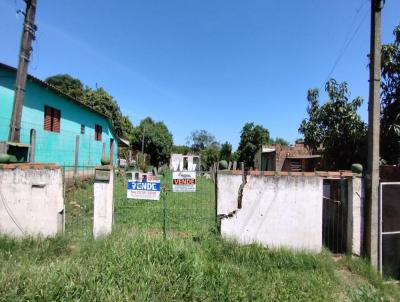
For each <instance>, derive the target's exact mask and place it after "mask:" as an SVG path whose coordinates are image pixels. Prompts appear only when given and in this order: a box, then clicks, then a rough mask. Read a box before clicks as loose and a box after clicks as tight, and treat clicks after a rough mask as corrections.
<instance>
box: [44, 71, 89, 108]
mask: <svg viewBox="0 0 400 302" xmlns="http://www.w3.org/2000/svg"><path fill="white" fill-rule="evenodd" d="M46 82H47V83H49V84H50V85H51V86H54V87H56V88H58V89H59V90H61V91H62V92H64V93H66V94H68V95H69V96H72V97H73V98H75V99H78V100H81V101H83V100H84V98H85V90H86V89H85V87H84V86H83V84H82V82H81V81H80V80H78V79H75V78H73V77H71V76H70V75H69V74H58V75H54V76H51V77H48V78H47V79H46Z"/></svg>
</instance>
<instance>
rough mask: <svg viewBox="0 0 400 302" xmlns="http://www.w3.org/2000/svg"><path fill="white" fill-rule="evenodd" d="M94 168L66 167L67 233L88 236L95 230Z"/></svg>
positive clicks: (64, 173)
mask: <svg viewBox="0 0 400 302" xmlns="http://www.w3.org/2000/svg"><path fill="white" fill-rule="evenodd" d="M94 171H95V167H94V166H64V167H63V179H64V204H65V233H66V234H67V235H68V236H74V237H77V236H78V237H79V236H87V235H90V234H92V228H93V182H94Z"/></svg>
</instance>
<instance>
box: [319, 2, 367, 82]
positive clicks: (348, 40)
mask: <svg viewBox="0 0 400 302" xmlns="http://www.w3.org/2000/svg"><path fill="white" fill-rule="evenodd" d="M366 3H368V0H367V1H363V2H362V3H361V5H360V6H359V7H358V8H357V9H356V13H355V15H354V17H353V21H352V23H351V25H350V28H349V30H348V32H347V34H346V38H345V40H344V42H343V46H342V47H341V49H340V51H339V54H338V56H337V58H336V60H335V61H334V63H333V66H332V68H331V70H330V71H329V73H328V75H327V77H326V78H325V81H324V82H323V83H322V85H321V87H320V89H319V90H322V88H323V87H324V85H325V83H326V81H328V80H329V78H330V77H331V75H332V74H333V72H334V71H335V69H336V66H337V65H338V64H339V62H340V60H341V59H342V57H343V55H344V54H345V52H346V50H347V48H348V47H349V46H350V44H351V42H353V40H354V38H355V37H356V35H357V34H358V32H359V30H360V28H361V25H362V24H363V23H364V21H365V19H366V17H367V16H368V10H367V11H366V12H365V14H364V15H363V17H362V19H361V20H360V22H359V24H358V25H357V27H356V28H355V30H354V31H352V28H353V26H354V24H355V23H356V20H357V17H358V15H359V14H360V13H361V11H362V9H363V8H364V6H365V4H366Z"/></svg>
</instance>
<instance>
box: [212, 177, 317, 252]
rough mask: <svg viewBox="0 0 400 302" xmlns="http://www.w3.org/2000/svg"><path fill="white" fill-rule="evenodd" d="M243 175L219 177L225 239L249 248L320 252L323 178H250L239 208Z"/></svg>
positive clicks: (222, 228)
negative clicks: (260, 247) (254, 246)
mask: <svg viewBox="0 0 400 302" xmlns="http://www.w3.org/2000/svg"><path fill="white" fill-rule="evenodd" d="M241 183H242V176H241V175H220V174H219V175H218V214H219V215H228V214H230V213H232V212H233V211H236V212H235V213H234V214H233V215H231V217H225V218H222V219H221V234H222V236H223V237H226V238H231V239H234V240H237V241H238V242H240V243H244V244H248V243H252V242H258V243H260V244H262V245H264V246H270V247H287V248H293V249H297V250H303V249H304V250H311V251H320V250H321V248H322V178H320V177H316V176H314V177H302V176H298V177H291V176H281V177H272V176H247V183H246V185H245V186H244V189H243V199H242V208H241V209H238V208H237V197H238V190H239V186H240V184H241Z"/></svg>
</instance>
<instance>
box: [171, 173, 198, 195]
mask: <svg viewBox="0 0 400 302" xmlns="http://www.w3.org/2000/svg"><path fill="white" fill-rule="evenodd" d="M172 192H196V171H193V172H187V171H181V172H173V173H172Z"/></svg>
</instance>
